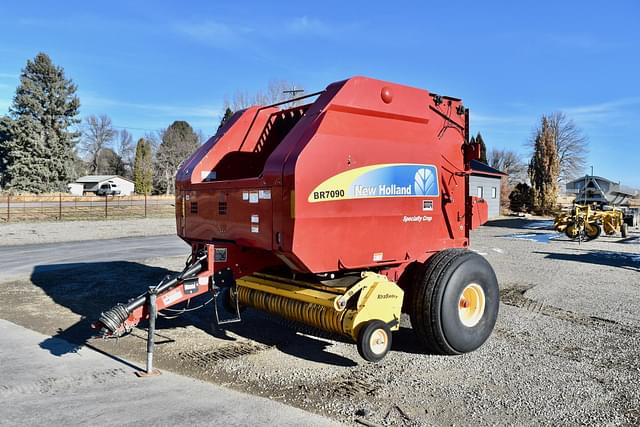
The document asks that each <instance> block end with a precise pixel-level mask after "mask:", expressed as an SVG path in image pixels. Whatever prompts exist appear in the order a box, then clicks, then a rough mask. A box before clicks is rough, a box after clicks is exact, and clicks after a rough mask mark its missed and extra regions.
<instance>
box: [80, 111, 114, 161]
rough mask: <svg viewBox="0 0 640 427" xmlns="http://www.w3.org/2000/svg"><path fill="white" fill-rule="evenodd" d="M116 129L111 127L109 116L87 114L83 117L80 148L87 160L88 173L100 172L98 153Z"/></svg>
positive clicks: (109, 142) (110, 140) (110, 139)
mask: <svg viewBox="0 0 640 427" xmlns="http://www.w3.org/2000/svg"><path fill="white" fill-rule="evenodd" d="M115 135H116V131H115V130H114V129H113V125H112V124H111V119H110V118H109V116H106V115H104V114H103V115H100V116H93V115H92V116H89V117H86V118H85V121H84V126H83V129H82V139H81V149H82V151H83V153H84V155H85V157H86V159H87V161H88V162H89V172H90V173H101V171H100V170H99V169H100V164H101V162H100V154H101V152H102V150H103V149H105V148H107V147H108V146H109V145H110V144H111V142H112V141H113V138H114V137H115Z"/></svg>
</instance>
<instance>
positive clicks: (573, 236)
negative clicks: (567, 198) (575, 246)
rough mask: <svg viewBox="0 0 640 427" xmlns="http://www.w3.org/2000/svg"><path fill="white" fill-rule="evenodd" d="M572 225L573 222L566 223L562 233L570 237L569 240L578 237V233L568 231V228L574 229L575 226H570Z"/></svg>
mask: <svg viewBox="0 0 640 427" xmlns="http://www.w3.org/2000/svg"><path fill="white" fill-rule="evenodd" d="M573 225H574V224H573V223H571V224H569V225H567V228H565V229H564V234H565V235H566V236H567V237H568V238H570V239H571V240H573V239H576V238H577V237H578V233H575V234H572V233H571V231H570V230H574V231H575V228H572V226H573Z"/></svg>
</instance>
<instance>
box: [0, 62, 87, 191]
mask: <svg viewBox="0 0 640 427" xmlns="http://www.w3.org/2000/svg"><path fill="white" fill-rule="evenodd" d="M76 89H77V87H76V85H75V84H73V82H72V81H71V80H70V79H67V78H66V77H65V75H64V70H63V69H62V67H58V66H56V65H54V64H53V63H52V62H51V59H50V58H49V57H48V56H47V55H46V54H44V53H39V54H38V55H36V57H35V58H34V59H33V60H28V61H27V65H26V66H25V68H24V69H23V70H22V73H21V75H20V85H19V86H18V88H17V89H16V95H15V97H14V98H13V104H12V105H11V107H10V108H9V117H3V118H2V120H1V121H0V154H2V162H1V163H2V166H0V173H2V175H3V177H2V179H3V182H4V183H5V184H6V187H7V188H10V189H12V190H15V191H20V192H32V193H43V192H50V191H66V186H67V184H68V183H69V182H70V181H72V180H73V179H74V178H75V160H76V156H75V152H74V148H75V145H76V142H77V138H78V136H79V134H78V133H77V132H76V131H74V130H72V127H73V126H74V125H76V124H78V123H79V120H78V118H77V115H78V109H79V107H80V101H79V99H78V97H77V96H76Z"/></svg>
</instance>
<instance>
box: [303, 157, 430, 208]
mask: <svg viewBox="0 0 640 427" xmlns="http://www.w3.org/2000/svg"><path fill="white" fill-rule="evenodd" d="M439 195H440V191H439V187H438V170H437V168H436V167H435V166H433V165H424V164H414V163H386V164H379V165H370V166H364V167H361V168H356V169H353V170H349V171H345V172H342V173H339V174H338V175H334V176H332V177H330V178H329V179H327V180H325V181H323V182H322V183H321V184H320V185H318V186H317V187H316V188H314V189H313V191H312V192H311V193H310V194H309V198H308V201H309V202H311V203H315V202H328V201H332V200H351V199H370V198H376V197H425V196H426V197H437V196H439Z"/></svg>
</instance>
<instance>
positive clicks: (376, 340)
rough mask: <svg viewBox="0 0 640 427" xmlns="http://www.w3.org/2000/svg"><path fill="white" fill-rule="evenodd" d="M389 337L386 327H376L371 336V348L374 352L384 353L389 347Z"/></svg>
mask: <svg viewBox="0 0 640 427" xmlns="http://www.w3.org/2000/svg"><path fill="white" fill-rule="evenodd" d="M388 342H389V337H388V336H387V333H386V332H385V331H384V329H376V330H375V331H373V333H372V334H371V338H369V348H370V349H371V351H372V352H373V353H374V354H382V353H384V352H385V350H386V349H387V345H388V344H387V343H388Z"/></svg>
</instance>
